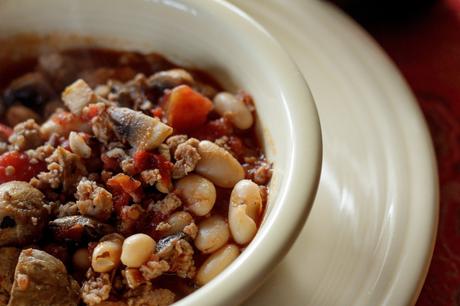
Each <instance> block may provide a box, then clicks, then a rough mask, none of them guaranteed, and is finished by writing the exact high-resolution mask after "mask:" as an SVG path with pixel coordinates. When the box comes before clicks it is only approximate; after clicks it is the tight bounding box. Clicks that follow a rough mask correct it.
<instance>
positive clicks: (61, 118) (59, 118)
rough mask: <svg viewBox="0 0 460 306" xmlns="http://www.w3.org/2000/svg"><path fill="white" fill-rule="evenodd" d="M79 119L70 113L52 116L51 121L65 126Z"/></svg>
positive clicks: (59, 113)
mask: <svg viewBox="0 0 460 306" xmlns="http://www.w3.org/2000/svg"><path fill="white" fill-rule="evenodd" d="M77 117H78V116H77V115H74V114H72V113H70V112H57V113H55V114H53V115H52V116H51V120H53V121H54V122H55V123H56V124H59V125H62V126H65V125H67V124H70V123H72V122H74V121H75V119H76V118H77Z"/></svg>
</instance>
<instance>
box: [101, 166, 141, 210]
mask: <svg viewBox="0 0 460 306" xmlns="http://www.w3.org/2000/svg"><path fill="white" fill-rule="evenodd" d="M107 185H108V186H109V188H110V191H111V192H112V195H113V206H114V209H115V211H116V212H117V213H121V210H122V208H123V206H126V205H128V204H129V202H130V200H131V198H134V197H139V196H141V190H140V189H139V187H141V182H139V181H138V180H135V179H133V178H132V177H129V176H127V175H126V174H123V173H119V174H117V175H115V176H114V177H111V178H110V179H109V180H108V181H107Z"/></svg>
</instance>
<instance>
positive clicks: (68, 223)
mask: <svg viewBox="0 0 460 306" xmlns="http://www.w3.org/2000/svg"><path fill="white" fill-rule="evenodd" d="M48 228H49V229H50V231H51V233H52V235H53V237H54V239H56V240H58V241H63V240H71V241H75V242H80V241H83V240H88V239H89V240H97V239H99V238H100V237H102V236H104V235H107V234H110V233H113V232H114V231H115V229H114V228H113V227H112V226H111V225H109V224H105V223H102V222H99V221H96V220H94V219H91V218H88V217H84V216H67V217H62V218H58V219H55V220H53V221H51V222H50V223H49V225H48Z"/></svg>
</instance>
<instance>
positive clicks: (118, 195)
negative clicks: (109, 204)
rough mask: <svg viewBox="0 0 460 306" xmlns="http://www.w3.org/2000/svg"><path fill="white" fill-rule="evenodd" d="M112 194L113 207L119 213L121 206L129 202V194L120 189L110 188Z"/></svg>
mask: <svg viewBox="0 0 460 306" xmlns="http://www.w3.org/2000/svg"><path fill="white" fill-rule="evenodd" d="M112 196H113V197H112V201H113V209H114V210H115V212H116V213H117V214H118V215H120V214H121V212H122V210H123V207H124V206H127V205H128V204H129V202H130V200H131V196H130V195H129V194H127V193H126V192H124V191H123V190H121V189H115V190H112Z"/></svg>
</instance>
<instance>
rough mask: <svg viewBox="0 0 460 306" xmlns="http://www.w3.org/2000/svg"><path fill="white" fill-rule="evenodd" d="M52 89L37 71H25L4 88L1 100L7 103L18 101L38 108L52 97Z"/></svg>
mask: <svg viewBox="0 0 460 306" xmlns="http://www.w3.org/2000/svg"><path fill="white" fill-rule="evenodd" d="M52 95H53V90H52V88H51V86H50V85H49V84H48V82H47V81H46V79H45V77H44V76H43V75H42V74H41V73H39V72H31V73H27V74H25V75H23V76H21V77H19V78H17V79H15V80H14V81H13V82H11V84H10V85H9V86H8V88H7V89H6V90H5V92H4V95H3V100H4V101H5V103H6V104H7V105H11V104H13V103H15V102H19V103H21V104H23V105H25V106H27V107H31V108H34V109H37V110H39V109H40V108H41V107H42V106H43V105H44V104H45V103H46V102H48V100H49V99H50V98H51V97H52Z"/></svg>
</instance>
